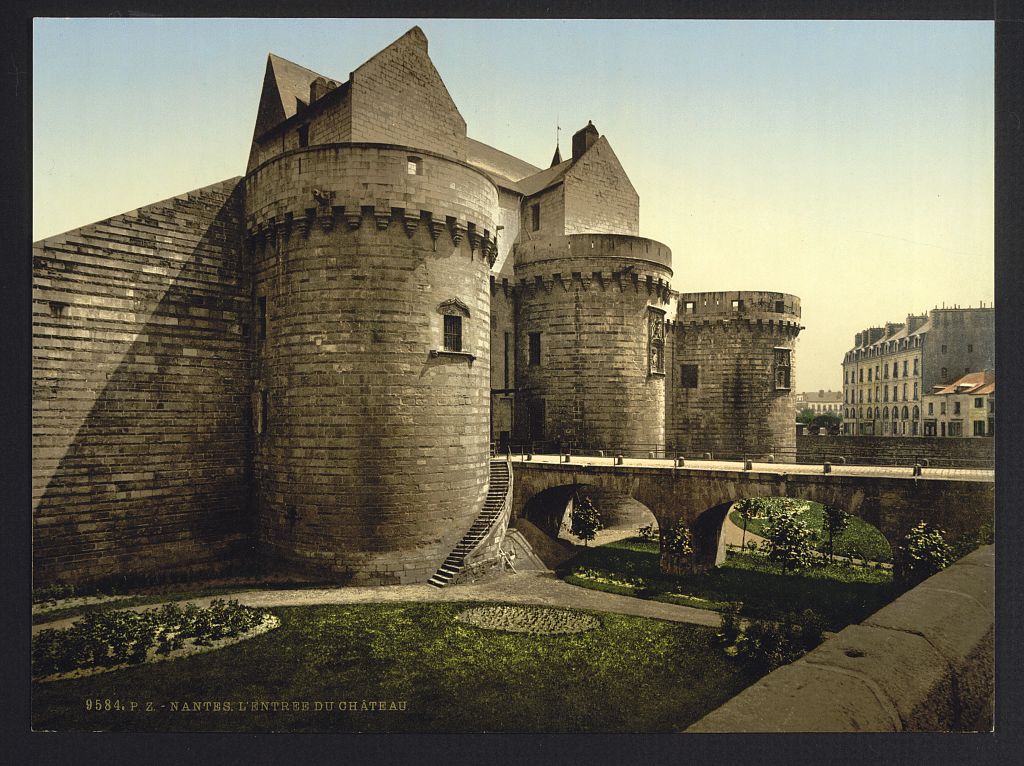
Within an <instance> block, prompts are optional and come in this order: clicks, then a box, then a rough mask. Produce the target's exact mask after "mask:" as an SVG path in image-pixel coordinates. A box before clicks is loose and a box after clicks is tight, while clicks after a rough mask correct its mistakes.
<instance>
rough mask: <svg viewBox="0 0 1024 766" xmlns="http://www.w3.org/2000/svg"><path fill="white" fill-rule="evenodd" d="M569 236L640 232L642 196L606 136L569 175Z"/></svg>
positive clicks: (567, 201) (567, 176)
mask: <svg viewBox="0 0 1024 766" xmlns="http://www.w3.org/2000/svg"><path fill="white" fill-rule="evenodd" d="M564 185H565V213H564V217H565V233H566V234H629V235H632V236H636V235H638V234H639V233H640V195H638V194H637V193H636V190H635V189H634V188H633V184H631V183H630V181H629V177H628V176H627V175H626V171H625V170H623V169H622V165H620V164H619V159H618V157H616V156H615V152H613V151H612V148H611V146H610V145H609V144H608V139H606V138H604V137H603V136H602V137H601V138H599V139H598V140H597V142H596V143H595V144H594V145H593V146H591V147H590V149H588V150H587V151H586V152H585V153H584V154H583V156H582V157H580V158H579V159H578V160H577V161H576V163H575V164H574V165H573V166H572V167H571V168H570V169H569V171H568V172H567V173H566V174H565V182H564Z"/></svg>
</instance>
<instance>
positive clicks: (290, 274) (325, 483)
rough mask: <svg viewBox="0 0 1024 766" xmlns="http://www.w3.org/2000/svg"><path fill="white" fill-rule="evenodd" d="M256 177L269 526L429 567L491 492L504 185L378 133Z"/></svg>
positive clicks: (381, 561) (282, 161) (302, 542)
mask: <svg viewBox="0 0 1024 766" xmlns="http://www.w3.org/2000/svg"><path fill="white" fill-rule="evenodd" d="M245 187H246V213H247V223H248V230H249V235H250V243H251V248H252V252H253V267H254V283H255V296H254V299H255V302H256V312H255V314H256V326H255V327H254V328H252V332H253V334H254V335H255V336H256V337H255V339H254V342H255V344H256V356H255V359H256V362H255V364H256V369H255V371H254V380H255V386H254V388H255V390H254V392H253V408H254V423H253V431H254V434H255V435H254V439H255V450H254V454H255V462H254V473H255V480H256V495H257V503H258V508H259V516H258V525H259V530H258V539H259V542H260V544H261V546H262V547H263V549H264V550H265V551H266V552H268V553H270V554H271V555H272V556H274V557H277V558H281V559H285V560H287V561H290V562H292V563H299V564H301V565H303V568H306V569H310V570H314V571H326V572H331V573H336V574H337V575H339V579H342V580H344V581H349V582H354V583H359V582H367V583H385V584H387V583H400V582H417V581H424V580H426V579H427V578H428V577H429V576H430V575H431V574H433V573H434V571H435V570H436V569H437V567H438V566H439V564H440V563H441V561H442V560H443V559H444V558H445V556H446V555H447V554H448V553H449V552H450V551H451V550H452V548H453V547H454V546H455V544H456V543H457V541H458V540H459V539H460V538H461V537H462V536H463V534H464V533H465V532H466V531H467V529H468V528H469V527H470V525H471V524H472V522H473V520H474V519H475V518H476V516H477V514H478V513H479V510H480V508H481V505H482V503H483V500H484V497H485V493H486V486H487V480H488V453H489V443H488V410H489V402H488V389H489V385H488V375H489V323H490V311H489V300H490V298H489V270H490V268H489V267H490V263H491V262H492V261H493V258H494V255H495V253H496V242H495V235H494V232H495V225H494V222H495V219H496V215H497V206H498V200H497V191H496V189H495V187H494V185H493V183H491V181H490V180H489V179H488V178H486V177H485V176H484V175H483V174H482V173H480V172H479V171H477V170H475V169H473V168H472V167H470V166H469V165H467V164H465V163H463V162H460V161H458V160H453V159H451V158H447V157H442V156H440V155H437V154H433V153H430V152H426V151H423V150H414V149H409V148H406V147H401V146H395V145H385V144H365V143H363V144H360V143H343V144H337V143H336V144H321V145H315V146H308V147H303V148H299V149H293V150H291V151H286V152H284V153H283V154H279V155H278V156H276V157H273V158H272V159H269V160H267V161H265V162H262V163H261V164H259V165H257V166H255V167H254V168H253V169H252V170H251V171H250V172H249V174H248V175H247V176H246V179H245ZM456 189H457V190H458V192H456V191H454V190H456Z"/></svg>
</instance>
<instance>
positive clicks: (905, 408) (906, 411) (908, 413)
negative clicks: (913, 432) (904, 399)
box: [903, 404, 917, 420]
mask: <svg viewBox="0 0 1024 766" xmlns="http://www.w3.org/2000/svg"><path fill="white" fill-rule="evenodd" d="M914 409H915V410H916V409H917V408H916V407H915V408H914ZM909 415H910V411H909V410H908V409H907V405H905V404H904V405H903V419H904V420H906V419H907V417H909Z"/></svg>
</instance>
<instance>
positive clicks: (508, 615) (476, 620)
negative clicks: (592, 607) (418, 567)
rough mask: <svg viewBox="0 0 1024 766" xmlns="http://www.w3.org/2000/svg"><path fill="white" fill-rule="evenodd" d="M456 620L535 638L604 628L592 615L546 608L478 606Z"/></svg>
mask: <svg viewBox="0 0 1024 766" xmlns="http://www.w3.org/2000/svg"><path fill="white" fill-rule="evenodd" d="M455 619H456V620H458V621H459V622H465V623H469V624H470V625H475V626H476V627H478V628H483V629H484V630H504V631H508V632H510V633H530V634H533V635H558V634H562V633H583V632H584V631H587V630H594V629H595V628H600V627H601V621H600V620H598V619H597V617H595V616H594V615H592V614H587V613H585V612H575V611H572V610H569V609H552V608H550V607H546V606H478V607H473V608H472V609H467V610H465V611H464V612H459V614H457V615H456V616H455Z"/></svg>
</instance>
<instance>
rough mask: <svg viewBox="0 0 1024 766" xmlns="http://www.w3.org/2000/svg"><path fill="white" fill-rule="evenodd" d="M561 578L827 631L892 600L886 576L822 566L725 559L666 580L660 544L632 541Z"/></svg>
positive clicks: (612, 546) (600, 551)
mask: <svg viewBox="0 0 1024 766" xmlns="http://www.w3.org/2000/svg"><path fill="white" fill-rule="evenodd" d="M559 574H560V575H561V576H562V577H563V578H564V579H565V580H566V581H567V582H570V583H572V584H574V585H581V586H583V587H586V588H594V589H596V590H604V591H608V592H612V593H622V594H625V595H630V596H638V597H640V598H650V599H654V600H657V601H669V602H672V603H679V604H684V605H687V606H698V607H703V608H706V609H721V608H723V607H724V606H725V605H726V604H727V603H728V602H735V601H739V602H742V603H743V609H742V612H741V613H742V614H743V615H745V616H748V617H764V618H769V619H780V618H781V617H782V616H783V615H784V614H785V613H786V612H789V611H794V612H800V611H802V610H804V609H813V610H814V611H815V612H817V613H818V614H820V615H821V616H822V618H823V619H824V620H825V622H826V624H827V625H828V629H829V630H839V629H841V628H843V627H845V626H846V625H849V624H850V623H853V622H859V621H860V620H862V619H864V618H865V617H867V616H868V615H870V614H872V613H873V612H875V611H877V610H878V609H880V608H881V607H882V606H884V605H885V604H887V603H888V602H889V601H890V600H891V599H892V598H893V595H894V593H893V589H892V573H891V572H889V571H885V570H876V569H862V568H847V567H842V566H825V567H816V568H813V569H808V570H804V571H801V572H797V573H790V574H783V572H782V569H781V568H780V567H779V566H777V565H775V564H771V563H770V562H768V561H766V560H765V559H763V558H762V557H760V556H753V555H749V554H740V555H732V556H730V557H729V558H728V559H727V560H726V562H725V563H724V564H722V565H721V566H719V567H716V568H715V569H712V570H710V571H709V572H704V573H701V574H689V575H679V576H674V575H664V574H662V573H661V571H660V570H659V567H658V543H657V542H647V541H644V540H641V539H640V538H637V537H632V538H628V539H625V540H619V541H617V542H614V543H609V544H607V545H602V546H598V547H595V548H588V549H585V550H584V551H583V552H582V553H580V554H579V555H578V556H576V557H574V558H573V559H571V560H570V561H568V562H566V563H565V564H564V565H563V566H562V568H561V569H560V570H559Z"/></svg>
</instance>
